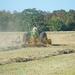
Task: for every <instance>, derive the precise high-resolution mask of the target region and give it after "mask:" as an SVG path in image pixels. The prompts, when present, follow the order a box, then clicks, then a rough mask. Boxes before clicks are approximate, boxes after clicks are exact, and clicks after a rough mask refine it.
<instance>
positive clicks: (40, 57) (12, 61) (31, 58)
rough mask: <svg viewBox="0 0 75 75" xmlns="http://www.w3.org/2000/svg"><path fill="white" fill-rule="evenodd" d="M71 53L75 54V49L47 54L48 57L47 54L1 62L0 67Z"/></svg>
mask: <svg viewBox="0 0 75 75" xmlns="http://www.w3.org/2000/svg"><path fill="white" fill-rule="evenodd" d="M70 53H75V50H74V49H65V50H61V51H59V50H58V51H57V52H53V53H47V54H46V55H45V54H43V55H42V56H40V55H39V57H38V56H31V57H30V56H28V57H16V58H10V59H4V60H2V61H0V65H4V64H11V63H16V62H28V61H33V60H40V59H44V58H49V57H52V56H58V55H63V54H70Z"/></svg>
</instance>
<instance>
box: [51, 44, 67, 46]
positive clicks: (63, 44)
mask: <svg viewBox="0 0 75 75" xmlns="http://www.w3.org/2000/svg"><path fill="white" fill-rule="evenodd" d="M52 46H68V45H67V44H52Z"/></svg>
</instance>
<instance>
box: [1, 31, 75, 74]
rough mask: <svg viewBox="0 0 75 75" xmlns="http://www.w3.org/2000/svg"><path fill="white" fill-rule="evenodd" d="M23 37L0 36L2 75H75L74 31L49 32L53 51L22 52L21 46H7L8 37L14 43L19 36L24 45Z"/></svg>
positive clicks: (20, 34) (13, 44) (21, 33)
mask: <svg viewBox="0 0 75 75" xmlns="http://www.w3.org/2000/svg"><path fill="white" fill-rule="evenodd" d="M23 34H24V32H20V33H19V32H14V33H13V32H8V33H4V32H3V33H0V42H1V45H0V74H1V75H74V74H75V68H74V67H75V59H74V58H75V53H74V52H75V31H70V32H68V31H67V32H47V34H48V38H50V39H51V40H52V45H51V46H50V47H25V48H23V47H22V44H23V43H22V42H21V43H20V44H15V43H11V44H9V43H8V44H6V42H5V41H6V40H5V38H6V37H9V38H13V40H15V39H16V37H17V36H20V37H21V41H22V35H23ZM69 53H71V54H69ZM32 60H34V61H32ZM26 61H30V62H26ZM18 62H20V63H18ZM68 62H69V63H68ZM10 63H11V64H10ZM2 64H5V65H2Z"/></svg>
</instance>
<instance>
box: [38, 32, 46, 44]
mask: <svg viewBox="0 0 75 75" xmlns="http://www.w3.org/2000/svg"><path fill="white" fill-rule="evenodd" d="M39 38H40V41H41V42H42V43H46V40H47V34H46V33H45V32H41V33H40V37H39Z"/></svg>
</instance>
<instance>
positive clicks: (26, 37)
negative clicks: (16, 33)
mask: <svg viewBox="0 0 75 75" xmlns="http://www.w3.org/2000/svg"><path fill="white" fill-rule="evenodd" d="M29 39H30V38H29V35H28V33H25V34H24V35H23V42H25V43H26V42H28V40H29Z"/></svg>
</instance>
